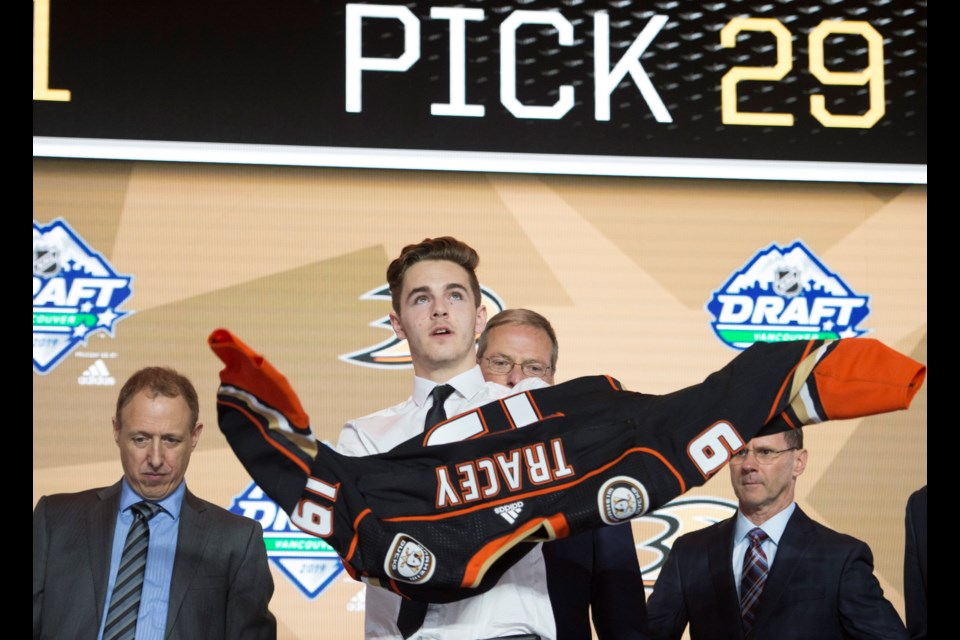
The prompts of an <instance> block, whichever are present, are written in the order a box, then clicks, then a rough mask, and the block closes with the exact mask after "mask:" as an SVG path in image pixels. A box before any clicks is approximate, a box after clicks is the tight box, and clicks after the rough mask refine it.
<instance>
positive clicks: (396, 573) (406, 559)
mask: <svg viewBox="0 0 960 640" xmlns="http://www.w3.org/2000/svg"><path fill="white" fill-rule="evenodd" d="M384 569H385V570H386V572H387V575H389V576H390V577H391V578H393V579H395V580H402V581H403V582H409V583H412V584H418V583H420V582H427V581H428V580H430V578H432V577H433V570H434V569H435V563H434V556H433V554H432V553H431V552H430V550H429V549H427V548H426V547H424V546H423V545H422V544H420V543H419V542H418V541H416V540H414V539H413V538H411V537H410V536H408V535H405V534H402V533H398V534H397V536H396V537H395V538H394V539H393V543H392V544H391V545H390V552H389V553H388V554H387V560H386V562H385V563H384Z"/></svg>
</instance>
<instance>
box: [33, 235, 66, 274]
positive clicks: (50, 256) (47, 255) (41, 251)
mask: <svg viewBox="0 0 960 640" xmlns="http://www.w3.org/2000/svg"><path fill="white" fill-rule="evenodd" d="M58 273H60V251H59V250H58V249H57V248H56V247H55V246H52V245H49V244H47V243H45V242H38V241H37V240H34V241H33V275H35V276H40V277H41V278H50V277H52V276H55V275H57V274H58Z"/></svg>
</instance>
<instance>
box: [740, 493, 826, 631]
mask: <svg viewBox="0 0 960 640" xmlns="http://www.w3.org/2000/svg"><path fill="white" fill-rule="evenodd" d="M812 543H813V524H812V521H811V520H810V518H809V517H808V516H807V514H805V513H804V512H803V511H801V510H800V507H799V505H798V506H797V507H796V509H794V511H793V515H792V516H790V520H789V521H787V526H786V528H784V530H783V536H781V537H780V544H778V545H777V555H776V557H774V559H773V566H772V567H771V568H770V574H769V575H768V576H767V582H766V584H765V585H764V586H763V594H762V595H761V596H760V606H759V609H758V610H757V620H756V622H754V625H753V628H754V629H757V628H759V627H762V626H763V624H764V622H765V621H766V619H767V618H768V617H769V616H770V612H771V611H776V610H777V607H778V604H777V603H778V601H779V600H780V598H781V597H782V596H783V593H784V591H785V590H786V588H787V586H789V584H790V580H791V578H792V577H793V574H794V572H795V571H796V570H797V565H799V564H800V561H801V560H802V559H803V557H804V555H805V554H806V553H807V549H808V548H809V547H810V545H811V544H812Z"/></svg>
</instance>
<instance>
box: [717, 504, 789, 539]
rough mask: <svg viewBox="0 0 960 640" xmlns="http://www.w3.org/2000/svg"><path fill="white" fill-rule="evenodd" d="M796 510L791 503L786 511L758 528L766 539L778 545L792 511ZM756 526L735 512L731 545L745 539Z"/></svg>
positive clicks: (738, 512)
mask: <svg viewBox="0 0 960 640" xmlns="http://www.w3.org/2000/svg"><path fill="white" fill-rule="evenodd" d="M796 508H797V503H796V502H791V503H790V504H789V505H787V508H786V509H784V510H783V511H781V512H780V513H778V514H777V515H775V516H773V517H772V518H770V519H769V520H767V521H766V522H764V523H763V524H762V525H760V528H761V529H763V532H764V533H765V534H767V537H769V538H770V539H771V540H773V542H774V544H777V545H779V544H780V538H781V537H782V536H783V530H784V529H786V528H787V522H788V521H789V520H790V516H792V515H793V510H794V509H796ZM756 526H757V525H755V524H753V523H752V522H750V521H749V520H747V518H746V516H744V515H743V514H742V513H740V511H739V510H737V524H736V528H735V529H734V531H733V544H734V545H738V544H740V543H741V542H742V541H743V539H744V538H746V537H747V534H748V533H750V530H751V529H754V528H756Z"/></svg>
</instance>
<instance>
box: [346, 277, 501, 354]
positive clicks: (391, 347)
mask: <svg viewBox="0 0 960 640" xmlns="http://www.w3.org/2000/svg"><path fill="white" fill-rule="evenodd" d="M360 299H361V300H386V301H387V303H388V304H389V303H390V287H389V285H382V286H379V287H377V288H376V289H371V290H370V291H368V292H366V293H365V294H363V295H362V296H360ZM480 304H481V305H484V306H486V307H487V317H488V318H492V317H493V316H494V315H495V314H497V313H500V312H501V311H503V310H504V308H505V307H504V305H503V300H501V299H500V296H498V295H497V294H496V293H494V292H493V291H491V290H490V289H487V288H486V287H484V286H481V287H480ZM370 326H371V327H379V328H381V329H386V330H387V331H389V332H390V334H391V336H390V338H389V339H387V340H384V341H383V342H380V343H378V344H375V345H373V346H370V347H366V348H364V349H360V350H359V351H354V352H352V353H345V354H343V355H342V356H340V359H341V360H343V361H344V362H348V363H350V364H355V365H359V366H361V367H374V368H377V369H409V368H410V367H412V366H413V362H412V360H411V359H410V347H409V346H407V341H406V340H401V339H399V338H398V337H397V336H396V334H394V333H393V326H391V324H390V316H389V315H386V316H383V317H382V318H380V319H379V320H375V321H374V322H371V323H370Z"/></svg>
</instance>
